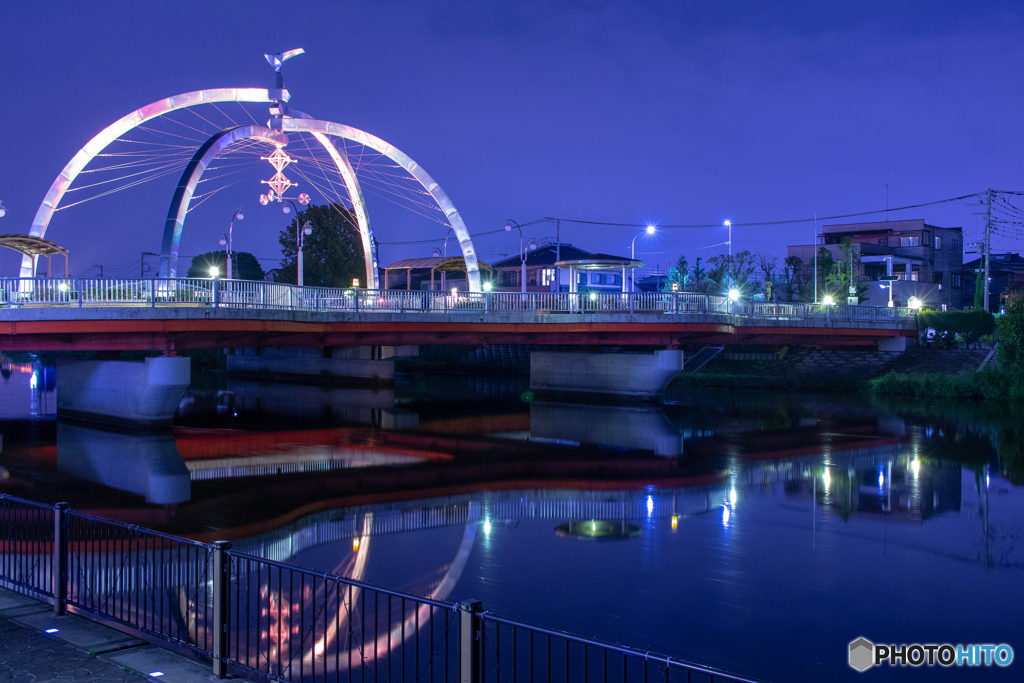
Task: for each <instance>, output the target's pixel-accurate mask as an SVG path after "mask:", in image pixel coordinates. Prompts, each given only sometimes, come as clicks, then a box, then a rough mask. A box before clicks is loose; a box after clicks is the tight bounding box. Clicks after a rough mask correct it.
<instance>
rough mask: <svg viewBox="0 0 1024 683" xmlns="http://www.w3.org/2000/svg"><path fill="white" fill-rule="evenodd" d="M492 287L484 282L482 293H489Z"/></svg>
mask: <svg viewBox="0 0 1024 683" xmlns="http://www.w3.org/2000/svg"><path fill="white" fill-rule="evenodd" d="M493 286H494V285H492V284H491V283H490V282H485V283H484V291H485V292H489V291H491V288H492V287H493Z"/></svg>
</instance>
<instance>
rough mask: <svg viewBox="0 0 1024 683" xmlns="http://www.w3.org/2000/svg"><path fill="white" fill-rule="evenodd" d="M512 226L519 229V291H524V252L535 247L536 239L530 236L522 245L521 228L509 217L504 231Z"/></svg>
mask: <svg viewBox="0 0 1024 683" xmlns="http://www.w3.org/2000/svg"><path fill="white" fill-rule="evenodd" d="M512 228H515V229H516V230H518V231H519V279H520V280H521V282H520V287H521V291H522V292H523V293H524V294H525V293H526V252H527V251H533V250H534V249H536V248H537V240H535V239H533V238H532V237H531V238H530V241H529V242H528V243H527V244H526V245H525V247H524V245H523V228H522V227H521V226H520V225H519V223H516V222H515V221H514V220H512V219H511V218H510V219H508V220H507V221H505V232H511V231H512Z"/></svg>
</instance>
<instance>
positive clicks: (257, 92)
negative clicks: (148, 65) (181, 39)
mask: <svg viewBox="0 0 1024 683" xmlns="http://www.w3.org/2000/svg"><path fill="white" fill-rule="evenodd" d="M287 99H288V94H287V91H283V90H267V89H265V88H217V89H209V90H195V91H192V92H188V93H183V94H180V95H175V96H173V97H168V98H165V99H162V100H157V101H156V102H153V103H151V104H149V105H146V106H145V107H142V108H141V109H137V110H135V111H133V112H132V113H130V114H128V115H126V116H123V117H121V118H120V119H118V120H117V121H115V122H114V123H112V124H110V125H109V126H107V127H106V128H104V129H103V130H102V131H101V132H100V133H99V134H97V135H96V136H95V137H93V138H92V139H91V140H90V141H89V142H88V143H87V144H86V145H85V146H84V147H83V148H82V149H81V150H79V152H78V153H77V154H75V156H74V157H72V159H71V160H70V161H69V162H68V163H67V165H66V166H65V167H64V169H63V170H62V171H61V173H60V175H58V176H57V178H56V179H55V180H54V181H53V184H52V185H51V186H50V189H49V190H48V191H47V193H46V195H45V196H44V198H43V201H42V203H40V205H39V209H38V210H37V211H36V216H35V218H34V219H33V221H32V226H31V228H30V229H29V235H30V236H33V237H44V236H45V235H46V230H47V228H48V227H49V224H50V220H51V219H52V218H53V214H54V212H55V211H56V210H57V208H58V207H59V205H60V201H61V199H62V198H63V196H64V194H65V193H66V192H67V190H68V188H69V187H70V186H71V184H72V183H73V182H74V180H75V178H77V177H78V175H79V174H80V173H81V172H82V171H83V170H84V169H85V167H86V166H87V165H88V164H89V163H90V162H91V161H92V160H93V159H94V158H95V157H96V156H97V155H98V154H100V153H101V152H103V150H104V149H106V147H107V146H108V145H110V144H111V143H112V142H114V141H115V140H117V139H118V138H119V137H120V136H122V135H124V134H125V133H127V132H129V131H131V130H132V129H133V128H136V127H137V126H139V125H141V124H143V123H145V122H147V121H151V120H153V119H155V118H158V117H160V116H163V115H164V114H167V113H169V112H173V111H176V110H180V109H187V108H189V107H194V106H198V105H201V104H213V103H218V102H245V103H263V102H265V103H274V102H278V101H282V100H284V101H287ZM296 113H298V112H296ZM280 125H281V128H282V129H283V130H293V131H296V132H308V133H310V134H312V135H313V136H314V137H315V138H316V139H317V140H318V141H319V142H320V143H321V144H324V143H325V142H329V140H328V138H329V137H341V138H346V139H349V140H352V141H354V142H357V143H359V144H362V145H364V146H366V147H369V148H371V149H373V150H375V151H377V152H379V153H380V154H382V155H384V156H387V157H388V158H389V159H391V160H392V161H394V162H395V163H397V164H398V165H399V166H401V167H402V168H403V169H404V170H405V171H406V172H407V173H409V174H410V175H411V176H412V177H413V178H414V179H415V180H416V181H417V182H418V183H419V184H420V185H421V186H422V187H423V189H424V190H426V191H427V193H428V194H430V196H431V197H432V198H433V200H434V201H435V202H436V203H437V205H438V207H439V208H440V209H441V211H442V212H443V213H444V214H445V216H446V218H447V219H448V222H449V224H450V225H451V227H452V229H453V230H454V232H455V235H456V236H457V238H458V240H459V246H460V247H461V249H462V253H463V256H464V257H465V259H466V266H467V271H468V272H467V279H468V284H469V289H470V290H471V291H475V292H479V291H480V271H479V267H478V265H477V258H476V250H475V249H474V247H473V242H472V239H471V238H470V236H469V231H468V230H467V229H466V225H465V223H464V222H463V220H462V217H461V216H460V215H459V212H458V210H457V209H456V208H455V205H454V204H453V203H452V201H451V200H450V199H449V197H448V195H447V194H446V193H445V192H444V190H442V189H441V187H440V185H438V184H437V183H436V182H435V181H434V179H433V178H431V177H430V175H429V174H428V173H427V172H426V171H425V170H423V168H422V167H421V166H419V165H418V164H417V163H416V162H414V161H413V160H412V159H411V158H410V157H409V156H408V155H406V154H405V153H403V152H401V151H400V150H399V149H397V148H396V147H394V146H392V145H391V144H389V143H387V142H385V141H384V140H381V139H380V138H378V137H376V136H374V135H371V134H369V133H366V132H364V131H361V130H359V129H356V128H352V127H350V126H345V125H343V124H339V123H333V122H329V121H321V120H318V119H311V118H283V119H281V120H280ZM207 144H210V141H207ZM324 146H325V148H326V149H328V153H331V151H330V150H331V149H333V150H334V153H331V156H332V159H333V160H334V161H335V164H336V166H338V170H339V173H341V175H342V178H343V179H344V180H345V182H346V185H347V186H348V188H349V191H350V199H351V201H352V202H353V204H354V205H355V206H356V207H357V208H356V217H357V221H358V222H359V223H360V226H359V228H360V236H361V238H362V240H363V250H364V254H366V255H367V259H368V260H369V261H371V262H372V264H373V274H374V278H373V279H372V280H371V279H370V278H369V276H368V277H367V282H371V281H374V282H375V281H376V274H377V269H376V253H375V249H374V248H373V242H372V240H371V239H370V229H369V219H368V216H367V215H366V212H365V207H364V206H363V198H362V192H361V191H360V190H359V189H358V183H355V182H352V183H350V182H349V180H350V179H352V180H353V181H354V180H355V172H354V169H352V167H351V164H349V163H348V161H347V159H345V158H344V155H341V154H340V153H338V151H337V149H336V148H335V146H334V145H333V144H325V145H324ZM339 159H341V160H342V161H341V162H340V164H339ZM357 197H358V200H357ZM175 220H177V218H176V219H175ZM182 220H183V219H182ZM166 232H167V230H166V226H165V234H164V240H165V245H166V240H167V234H166ZM178 235H179V238H180V228H179V232H178ZM171 239H172V242H173V230H172V236H171ZM165 254H166V255H167V257H168V264H167V265H168V268H169V266H170V265H171V264H170V261H171V259H170V250H169V249H167V250H165ZM175 256H176V254H175ZM173 260H174V261H176V260H177V259H176V258H175V259H173ZM175 265H176V264H175ZM368 268H369V266H368ZM167 272H170V271H169V270H168V271H167ZM31 275H32V259H31V258H30V257H28V256H25V257H23V258H22V261H21V277H31Z"/></svg>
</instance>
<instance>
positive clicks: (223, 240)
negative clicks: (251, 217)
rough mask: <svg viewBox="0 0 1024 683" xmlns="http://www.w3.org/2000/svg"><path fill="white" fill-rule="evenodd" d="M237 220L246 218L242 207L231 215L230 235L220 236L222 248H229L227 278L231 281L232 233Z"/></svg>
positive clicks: (222, 234)
mask: <svg viewBox="0 0 1024 683" xmlns="http://www.w3.org/2000/svg"><path fill="white" fill-rule="evenodd" d="M236 218H237V219H238V220H242V219H243V218H245V214H244V213H242V207H238V208H237V209H235V210H234V212H233V213H232V214H231V222H230V223H228V234H227V235H225V234H224V233H221V234H220V243H221V246H227V248H228V267H227V277H228V279H229V280H230V279H231V276H232V269H231V231H232V229H233V228H234V227H235V219H236Z"/></svg>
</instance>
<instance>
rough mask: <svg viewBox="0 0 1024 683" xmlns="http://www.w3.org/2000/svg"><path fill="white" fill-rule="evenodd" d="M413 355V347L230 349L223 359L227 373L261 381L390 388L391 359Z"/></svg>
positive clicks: (392, 360) (393, 363)
mask: <svg viewBox="0 0 1024 683" xmlns="http://www.w3.org/2000/svg"><path fill="white" fill-rule="evenodd" d="M417 353H418V347H416V346H334V347H326V348H302V347H281V348H272V347H271V348H263V349H234V350H233V353H229V354H228V356H227V372H228V374H229V375H236V376H240V377H259V378H263V379H284V380H289V379H291V380H303V381H315V382H323V383H333V382H345V381H360V382H366V383H370V384H392V383H394V381H395V360H394V359H395V358H399V357H405V356H415V355H416V354H417Z"/></svg>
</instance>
